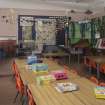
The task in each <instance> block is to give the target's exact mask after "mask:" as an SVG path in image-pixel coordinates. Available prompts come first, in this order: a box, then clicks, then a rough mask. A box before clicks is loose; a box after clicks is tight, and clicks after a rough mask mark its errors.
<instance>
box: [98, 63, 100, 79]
mask: <svg viewBox="0 0 105 105" xmlns="http://www.w3.org/2000/svg"><path fill="white" fill-rule="evenodd" d="M99 78H100V65H99V64H97V79H99Z"/></svg>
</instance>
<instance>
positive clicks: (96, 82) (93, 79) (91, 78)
mask: <svg viewBox="0 0 105 105" xmlns="http://www.w3.org/2000/svg"><path fill="white" fill-rule="evenodd" d="M90 80H91V81H92V82H93V83H95V84H97V85H98V84H99V81H98V79H97V78H96V77H94V76H92V77H90Z"/></svg>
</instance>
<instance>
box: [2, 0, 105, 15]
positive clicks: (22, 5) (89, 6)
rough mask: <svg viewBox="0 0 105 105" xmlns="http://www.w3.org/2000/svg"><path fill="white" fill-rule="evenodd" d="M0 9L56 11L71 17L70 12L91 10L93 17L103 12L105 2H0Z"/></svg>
mask: <svg viewBox="0 0 105 105" xmlns="http://www.w3.org/2000/svg"><path fill="white" fill-rule="evenodd" d="M0 8H15V9H32V10H39V11H57V13H59V12H63V13H65V15H71V14H72V13H71V12H70V11H71V10H75V11H76V13H77V14H83V13H84V12H85V11H86V10H91V11H93V14H94V15H95V14H98V13H100V12H103V11H105V0H0ZM72 15H73V14H72ZM75 16H78V15H75ZM81 16H82V15H81Z"/></svg>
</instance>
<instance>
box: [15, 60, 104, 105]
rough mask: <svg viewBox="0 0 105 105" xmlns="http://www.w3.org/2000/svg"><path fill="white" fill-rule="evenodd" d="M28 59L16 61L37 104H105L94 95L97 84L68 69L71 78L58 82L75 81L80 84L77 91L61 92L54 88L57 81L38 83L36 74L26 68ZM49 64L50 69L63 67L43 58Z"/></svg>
mask: <svg viewBox="0 0 105 105" xmlns="http://www.w3.org/2000/svg"><path fill="white" fill-rule="evenodd" d="M25 61H26V60H22V59H21V60H19V59H16V60H15V63H16V65H17V67H18V70H19V73H20V75H21V78H22V80H23V82H24V84H25V83H27V85H28V88H29V89H30V91H31V93H32V95H33V98H34V100H35V102H36V105H105V101H104V100H98V99H96V98H95V95H94V91H93V89H94V87H95V84H93V83H91V82H90V81H89V80H87V79H86V78H84V77H80V76H78V75H76V74H73V73H72V72H69V71H68V75H69V79H68V80H62V81H57V82H68V81H69V82H73V83H76V84H77V85H78V86H79V90H78V91H75V92H67V93H64V94H63V93H59V92H57V91H56V89H55V88H54V86H55V82H54V83H52V84H51V85H47V86H40V85H37V84H36V75H35V73H34V72H32V71H30V70H26V68H25V65H26V62H25ZM43 61H44V63H47V64H48V66H49V71H52V70H57V69H62V68H63V67H62V66H60V65H58V64H57V63H56V62H54V61H49V60H48V59H44V60H43Z"/></svg>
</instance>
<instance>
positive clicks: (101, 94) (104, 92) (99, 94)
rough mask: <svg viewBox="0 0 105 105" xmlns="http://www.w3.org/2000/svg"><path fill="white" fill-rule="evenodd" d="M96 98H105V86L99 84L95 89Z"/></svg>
mask: <svg viewBox="0 0 105 105" xmlns="http://www.w3.org/2000/svg"><path fill="white" fill-rule="evenodd" d="M94 92H95V96H96V98H99V99H105V87H101V86H97V87H95V89H94Z"/></svg>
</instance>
